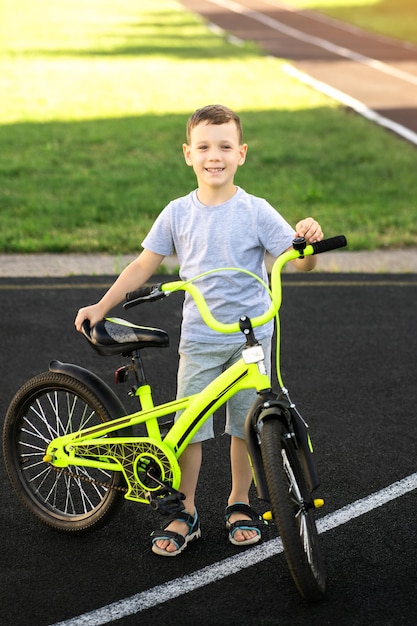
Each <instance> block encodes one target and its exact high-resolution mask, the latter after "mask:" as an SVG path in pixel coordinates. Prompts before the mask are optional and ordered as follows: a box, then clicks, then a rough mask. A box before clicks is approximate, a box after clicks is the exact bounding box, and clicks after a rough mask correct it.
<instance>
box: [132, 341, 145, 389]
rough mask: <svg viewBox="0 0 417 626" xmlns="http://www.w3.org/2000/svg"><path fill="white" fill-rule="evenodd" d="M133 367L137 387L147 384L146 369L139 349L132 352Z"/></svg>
mask: <svg viewBox="0 0 417 626" xmlns="http://www.w3.org/2000/svg"><path fill="white" fill-rule="evenodd" d="M132 369H133V371H134V373H135V378H136V385H137V387H142V386H143V385H147V384H148V383H147V381H146V375H145V369H144V367H143V362H142V357H141V356H140V352H139V350H134V352H132Z"/></svg>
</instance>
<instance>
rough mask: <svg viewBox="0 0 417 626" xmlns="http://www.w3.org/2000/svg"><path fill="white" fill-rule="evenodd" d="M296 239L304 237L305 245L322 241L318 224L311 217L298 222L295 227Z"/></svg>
mask: <svg viewBox="0 0 417 626" xmlns="http://www.w3.org/2000/svg"><path fill="white" fill-rule="evenodd" d="M295 230H296V237H304V239H305V240H306V241H307V243H308V244H309V243H315V242H316V241H321V240H322V239H323V231H322V230H321V226H320V224H319V223H318V222H317V221H316V220H315V219H313V218H312V217H306V218H305V219H303V220H301V221H299V222H298V224H297V225H296V227H295Z"/></svg>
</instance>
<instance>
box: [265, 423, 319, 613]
mask: <svg viewBox="0 0 417 626" xmlns="http://www.w3.org/2000/svg"><path fill="white" fill-rule="evenodd" d="M287 433H288V431H287V429H286V428H285V426H284V424H283V423H282V422H281V421H280V420H278V419H274V418H271V419H268V420H265V421H264V423H263V426H262V431H261V453H262V461H263V466H264V471H265V477H266V482H267V486H268V491H269V496H270V501H271V508H272V515H273V518H274V520H275V522H276V524H277V527H278V532H279V535H280V537H281V540H282V544H283V547H284V555H285V559H286V562H287V565H288V568H289V570H290V573H291V576H292V578H293V580H294V582H295V585H296V587H297V589H298V591H299V592H300V594H301V595H302V596H303V597H304V598H305V599H306V600H308V601H312V602H317V601H319V600H321V599H322V598H323V596H324V593H325V590H326V573H325V567H324V562H323V558H322V555H321V550H320V546H319V539H318V533H317V528H316V523H315V520H314V516H313V509H312V506H313V505H312V504H311V496H310V494H309V492H308V488H307V485H306V481H305V479H304V474H303V471H302V466H301V462H300V459H299V458H298V454H297V451H296V448H295V446H294V443H293V440H292V439H291V438H290V437H286V434H287Z"/></svg>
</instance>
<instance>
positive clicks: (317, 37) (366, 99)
mask: <svg viewBox="0 0 417 626" xmlns="http://www.w3.org/2000/svg"><path fill="white" fill-rule="evenodd" d="M181 2H182V4H183V5H184V6H185V7H186V8H187V9H189V10H191V11H194V12H196V13H199V14H201V15H202V16H203V17H204V18H205V19H206V20H207V21H208V22H209V23H212V24H215V25H216V26H217V27H219V28H222V29H224V30H225V31H227V32H228V33H230V34H232V35H233V36H234V37H238V38H240V39H243V40H252V41H256V42H257V43H258V44H259V45H260V46H262V47H263V48H264V49H265V50H266V51H267V52H268V53H270V54H271V55H273V56H276V57H279V58H283V59H287V60H288V61H289V63H288V64H286V65H285V66H284V71H286V72H288V74H290V75H291V76H293V77H295V78H296V79H298V80H300V81H302V82H304V83H306V84H308V85H311V86H312V87H313V88H315V89H317V90H319V91H322V92H323V93H325V94H326V95H329V96H330V97H332V98H334V99H335V100H337V101H339V102H340V103H342V104H343V105H345V106H347V107H349V108H351V109H353V110H355V111H356V112H357V113H359V114H360V115H363V116H365V117H366V118H368V119H370V120H372V121H373V122H376V123H378V124H380V125H381V126H384V127H385V128H387V129H389V130H391V131H392V132H395V133H397V134H398V135H399V136H401V137H403V138H404V139H406V140H407V141H410V142H411V143H413V144H415V145H417V46H413V45H411V44H407V43H403V42H400V41H396V40H392V39H388V38H386V37H381V36H377V35H370V34H369V33H367V32H365V31H363V30H360V29H358V28H355V27H353V26H349V25H346V24H344V23H342V22H339V21H336V20H333V19H331V18H328V17H325V16H323V15H320V14H318V13H314V12H311V11H301V10H294V9H291V8H289V7H288V6H286V5H284V4H281V3H280V2H275V1H274V0H181Z"/></svg>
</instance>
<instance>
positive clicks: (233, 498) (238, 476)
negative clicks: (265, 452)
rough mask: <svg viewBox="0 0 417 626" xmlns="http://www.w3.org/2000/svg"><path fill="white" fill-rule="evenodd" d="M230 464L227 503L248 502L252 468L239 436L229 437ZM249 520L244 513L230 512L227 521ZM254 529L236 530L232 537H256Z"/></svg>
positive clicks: (238, 538) (244, 442)
mask: <svg viewBox="0 0 417 626" xmlns="http://www.w3.org/2000/svg"><path fill="white" fill-rule="evenodd" d="M230 466H231V472H232V490H231V492H230V496H229V499H228V502H227V503H228V504H229V505H231V504H235V503H236V502H244V503H245V504H249V489H250V486H251V484H252V469H251V466H250V463H249V457H248V449H247V447H246V441H245V440H244V439H240V438H239V437H231V440H230ZM245 519H247V520H250V519H251V518H250V517H249V516H247V515H245V514H244V513H240V512H239V513H232V514H231V516H230V518H229V522H230V523H231V524H233V522H237V521H239V520H245ZM257 534H258V532H257V531H256V530H240V529H238V530H236V531H235V533H234V535H233V538H234V539H235V540H236V541H246V540H247V539H252V538H253V537H256V535H257Z"/></svg>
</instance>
